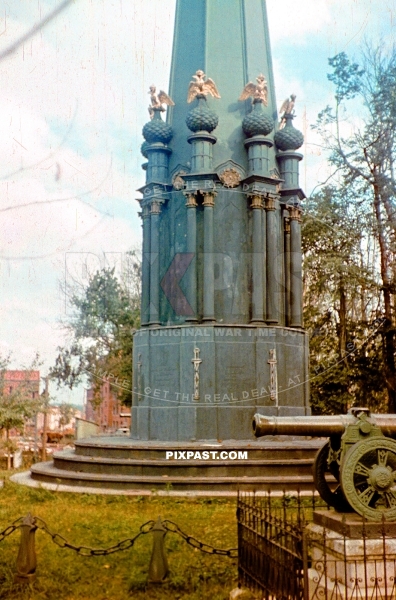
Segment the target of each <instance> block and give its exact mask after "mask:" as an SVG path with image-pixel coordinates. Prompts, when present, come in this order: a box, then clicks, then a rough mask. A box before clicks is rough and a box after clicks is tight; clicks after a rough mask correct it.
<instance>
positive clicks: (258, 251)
mask: <svg viewBox="0 0 396 600" xmlns="http://www.w3.org/2000/svg"><path fill="white" fill-rule="evenodd" d="M249 198H250V199H251V205H250V208H251V209H252V213H253V215H252V216H253V248H252V250H253V255H252V288H253V293H252V319H251V323H264V318H263V315H264V297H263V296H264V294H263V278H264V277H263V275H264V272H263V235H262V234H263V229H262V214H263V200H262V197H261V196H259V195H258V194H253V195H252V196H249Z"/></svg>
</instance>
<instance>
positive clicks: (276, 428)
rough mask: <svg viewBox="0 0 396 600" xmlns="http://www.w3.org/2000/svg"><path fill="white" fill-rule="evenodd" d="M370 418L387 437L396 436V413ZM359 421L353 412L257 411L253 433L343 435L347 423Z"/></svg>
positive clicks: (314, 435)
mask: <svg viewBox="0 0 396 600" xmlns="http://www.w3.org/2000/svg"><path fill="white" fill-rule="evenodd" d="M370 420H371V421H372V423H374V424H375V425H378V426H379V427H380V428H381V430H382V433H383V434H384V435H386V436H387V437H396V414H389V415H379V414H372V415H370ZM356 422H357V418H356V417H354V416H353V415H352V414H347V415H331V416H327V415H326V416H306V417H266V416H264V415H260V414H259V413H256V414H255V415H254V417H253V433H254V435H255V436H256V437H262V436H263V435H304V436H310V437H330V436H332V435H342V434H343V433H344V431H345V428H346V427H347V425H352V424H353V423H356Z"/></svg>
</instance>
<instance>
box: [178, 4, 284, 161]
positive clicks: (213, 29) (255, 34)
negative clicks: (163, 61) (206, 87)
mask: <svg viewBox="0 0 396 600" xmlns="http://www.w3.org/2000/svg"><path fill="white" fill-rule="evenodd" d="M197 69H202V70H203V71H204V72H205V73H206V74H207V76H208V77H210V78H212V79H213V80H214V81H215V82H216V85H217V87H218V90H219V92H220V95H221V99H220V100H219V101H213V102H211V101H210V100H209V105H210V106H211V107H212V108H213V109H214V110H215V111H216V113H217V114H218V115H219V125H218V127H217V128H216V133H215V135H216V137H217V144H216V146H215V148H214V154H215V160H216V161H217V163H218V164H220V163H221V162H223V161H227V160H228V159H230V158H231V159H232V160H235V161H236V162H237V163H240V164H242V165H244V166H245V165H246V162H247V158H246V152H245V149H244V147H243V141H244V139H245V136H244V135H243V131H242V129H241V121H242V119H243V117H244V116H245V115H246V113H247V112H248V111H249V110H250V102H244V103H241V102H238V98H239V96H240V94H241V91H242V90H243V88H244V86H245V85H246V84H247V83H248V82H249V81H251V82H253V83H255V82H256V77H257V76H258V75H259V74H260V73H263V75H264V76H265V77H266V79H267V81H268V91H269V93H268V106H267V107H266V108H265V113H266V114H267V115H268V116H269V117H270V118H272V119H276V114H277V111H276V100H275V85H274V76H273V69H272V59H271V48H270V39H269V30H268V20H267V11H266V4H265V1H263V0H238V1H235V0H182V1H181V2H180V1H179V2H178V3H177V7H176V19H175V36H174V43H173V53H172V68H171V76H170V85H169V94H170V96H171V97H172V98H173V100H174V101H175V104H176V106H175V107H172V108H171V109H170V110H169V112H168V123H169V124H170V125H172V127H173V129H174V137H173V142H172V145H171V147H172V151H173V152H172V157H171V160H170V165H171V166H170V169H171V171H172V170H173V168H174V167H176V166H177V165H178V164H183V163H184V162H185V157H186V155H187V156H188V155H189V152H190V150H189V147H188V144H187V139H186V138H187V135H188V129H187V127H186V125H185V119H186V116H187V112H188V109H189V106H188V104H187V103H186V98H187V88H188V84H189V82H190V80H191V77H192V75H193V74H194V73H195V72H196V71H197ZM273 166H274V165H273V164H272V167H273Z"/></svg>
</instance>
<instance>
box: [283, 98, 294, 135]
mask: <svg viewBox="0 0 396 600" xmlns="http://www.w3.org/2000/svg"><path fill="white" fill-rule="evenodd" d="M295 103H296V95H295V94H291V96H290V98H286V100H285V101H284V103H283V104H282V106H281V107H280V109H279V115H280V117H281V120H280V124H279V129H283V128H284V126H285V125H286V115H294V105H295Z"/></svg>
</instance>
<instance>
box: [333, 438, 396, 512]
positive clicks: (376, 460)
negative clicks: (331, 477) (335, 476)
mask: <svg viewBox="0 0 396 600" xmlns="http://www.w3.org/2000/svg"><path fill="white" fill-rule="evenodd" d="M340 474H341V486H342V490H343V492H344V495H345V497H346V499H347V500H348V502H349V503H350V505H351V506H352V508H353V509H354V510H355V511H356V512H357V513H359V514H360V515H362V516H363V517H366V518H367V519H370V520H374V521H380V520H381V519H382V518H385V519H387V520H389V521H394V520H396V442H395V441H393V440H392V439H390V438H386V437H372V438H369V439H367V440H362V441H360V442H357V443H356V444H354V445H353V446H352V448H350V450H348V452H347V453H346V455H345V457H344V459H343V461H342V464H341V470H340Z"/></svg>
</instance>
